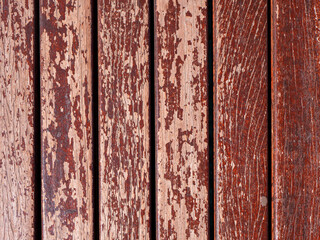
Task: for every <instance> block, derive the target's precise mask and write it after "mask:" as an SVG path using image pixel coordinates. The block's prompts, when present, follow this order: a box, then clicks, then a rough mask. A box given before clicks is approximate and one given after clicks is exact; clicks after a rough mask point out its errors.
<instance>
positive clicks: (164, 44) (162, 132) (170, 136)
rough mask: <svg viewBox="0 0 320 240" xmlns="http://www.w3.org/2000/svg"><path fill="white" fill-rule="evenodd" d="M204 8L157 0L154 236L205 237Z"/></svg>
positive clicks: (200, 4) (203, 5) (181, 1)
mask: <svg viewBox="0 0 320 240" xmlns="http://www.w3.org/2000/svg"><path fill="white" fill-rule="evenodd" d="M206 55H207V7H206V1H205V0H199V1H188V0H177V1H173V0H165V1H160V0H156V1H155V95H156V100H155V107H156V110H155V115H156V116H155V118H156V119H155V121H156V130H155V134H156V168H157V171H156V208H157V239H207V238H208V136H207V135H208V131H207V125H208V118H207V111H208V108H207V91H208V89H207V84H208V83H207V56H206Z"/></svg>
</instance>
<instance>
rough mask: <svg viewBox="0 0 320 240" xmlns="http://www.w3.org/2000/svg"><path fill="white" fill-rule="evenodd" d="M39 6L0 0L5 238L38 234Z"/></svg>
mask: <svg viewBox="0 0 320 240" xmlns="http://www.w3.org/2000/svg"><path fill="white" fill-rule="evenodd" d="M33 21H34V8H33V3H32V1H29V2H28V1H19V0H4V1H0V132H1V134H0V188H1V189H0V239H6V240H15V239H32V238H33V234H34V231H33V219H34V214H33V207H34V203H33V199H34V182H33V170H34V169H33V165H34V131H33V123H34V119H33V114H34V107H33V104H34V87H33V84H34V74H33V72H34V58H33V43H34V41H33V37H34V22H33Z"/></svg>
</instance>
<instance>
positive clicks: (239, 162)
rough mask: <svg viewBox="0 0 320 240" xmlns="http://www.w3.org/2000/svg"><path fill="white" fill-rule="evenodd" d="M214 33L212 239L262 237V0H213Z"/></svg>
mask: <svg viewBox="0 0 320 240" xmlns="http://www.w3.org/2000/svg"><path fill="white" fill-rule="evenodd" d="M213 39H214V69H215V77H214V86H215V100H214V101H215V103H214V105H215V107H214V109H215V112H214V115H215V116H214V121H215V125H214V144H215V158H214V161H215V173H214V180H215V229H214V233H215V234H214V235H215V239H267V238H268V232H267V229H268V202H267V201H268V182H267V180H268V172H267V167H268V164H267V162H268V160H267V149H268V144H267V143H268V126H267V98H268V88H267V86H268V79H267V0H256V1H240V0H233V1H230V0H217V1H214V38H213Z"/></svg>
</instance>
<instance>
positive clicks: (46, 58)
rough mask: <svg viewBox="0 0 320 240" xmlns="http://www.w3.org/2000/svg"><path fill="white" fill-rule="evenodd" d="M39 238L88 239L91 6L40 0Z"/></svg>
mask: <svg viewBox="0 0 320 240" xmlns="http://www.w3.org/2000/svg"><path fill="white" fill-rule="evenodd" d="M40 50H41V51H40V52H41V129H42V136H41V137H42V139H41V147H42V222H43V234H42V235H43V238H44V239H91V238H92V232H93V227H92V226H93V217H92V172H91V168H92V129H91V128H92V123H91V122H92V117H91V84H92V82H91V78H92V76H91V6H90V1H87V0H77V1H76V0H70V1H67V2H66V1H63V0H57V1H52V0H41V1H40Z"/></svg>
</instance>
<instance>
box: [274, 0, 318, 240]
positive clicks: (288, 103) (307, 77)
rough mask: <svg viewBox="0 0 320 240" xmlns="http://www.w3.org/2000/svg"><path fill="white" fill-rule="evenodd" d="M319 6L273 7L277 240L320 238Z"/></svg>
mask: <svg viewBox="0 0 320 240" xmlns="http://www.w3.org/2000/svg"><path fill="white" fill-rule="evenodd" d="M319 56H320V2H319V1H313V0H311V1H308V0H302V1H298V0H292V1H280V0H273V1H272V60H273V61H272V102H273V104H272V114H273V116H272V121H273V122H272V126H273V127H272V131H273V137H272V145H273V153H272V157H273V217H274V219H273V239H319V236H320V220H319V214H320V202H319V198H320V187H319V185H320V178H319V174H320V172H319V167H320V162H319V160H320V152H319V149H320V57H319Z"/></svg>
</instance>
